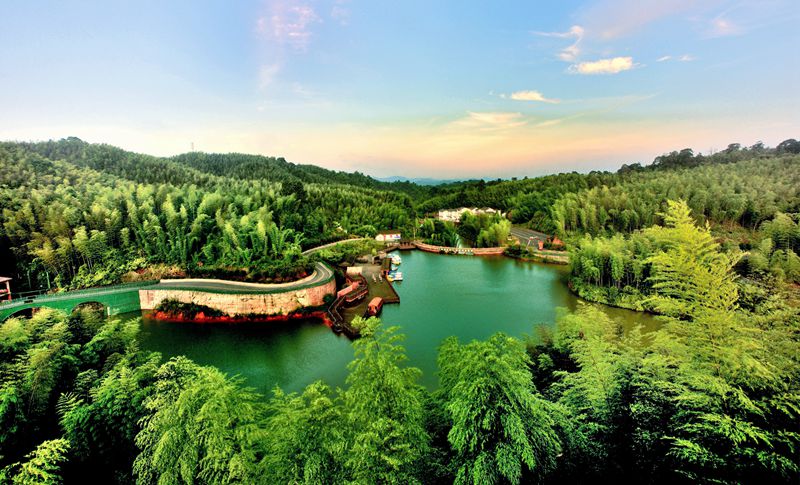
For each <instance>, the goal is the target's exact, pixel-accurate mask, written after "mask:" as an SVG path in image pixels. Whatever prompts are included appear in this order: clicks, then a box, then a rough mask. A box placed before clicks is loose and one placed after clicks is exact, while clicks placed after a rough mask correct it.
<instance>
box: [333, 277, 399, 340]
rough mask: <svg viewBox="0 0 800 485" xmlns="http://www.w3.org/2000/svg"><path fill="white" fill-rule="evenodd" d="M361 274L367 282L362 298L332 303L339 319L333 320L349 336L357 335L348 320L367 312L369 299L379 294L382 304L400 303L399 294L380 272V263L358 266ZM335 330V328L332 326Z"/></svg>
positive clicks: (354, 336)
mask: <svg viewBox="0 0 800 485" xmlns="http://www.w3.org/2000/svg"><path fill="white" fill-rule="evenodd" d="M360 268H361V276H362V277H363V279H364V281H366V284H367V292H366V294H365V295H364V298H360V299H359V300H358V301H354V302H352V303H351V304H347V303H346V302H344V301H341V302H340V303H339V304H338V305H334V306H335V307H336V308H335V310H336V312H337V313H338V314H337V315H336V316H337V317H339V318H340V319H341V320H340V321H339V322H335V323H338V324H339V327H340V329H341V331H342V332H343V333H344V334H346V335H347V336H348V337H350V338H356V337H358V332H356V330H355V329H354V328H352V327H351V326H350V322H352V321H353V319H354V318H356V317H363V316H364V315H365V314H366V313H367V305H368V304H369V301H370V300H372V299H373V298H375V297H376V296H379V297H381V298H383V302H384V304H391V303H400V295H398V294H397V291H396V290H395V289H394V286H393V285H392V283H391V282H389V281H387V280H386V277H385V276H383V274H382V272H381V265H378V264H364V265H361V266H360ZM334 330H336V328H334Z"/></svg>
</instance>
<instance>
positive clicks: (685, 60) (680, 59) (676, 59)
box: [656, 54, 697, 62]
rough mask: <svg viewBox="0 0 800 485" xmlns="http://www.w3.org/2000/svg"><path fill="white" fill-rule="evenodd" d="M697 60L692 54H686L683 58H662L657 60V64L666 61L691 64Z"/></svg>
mask: <svg viewBox="0 0 800 485" xmlns="http://www.w3.org/2000/svg"><path fill="white" fill-rule="evenodd" d="M696 60H697V58H696V57H695V56H693V55H690V54H684V55H682V56H678V57H673V56H662V57H659V58H658V59H656V62H665V61H678V62H691V61H696Z"/></svg>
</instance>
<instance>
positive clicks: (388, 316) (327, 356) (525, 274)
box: [140, 251, 657, 394]
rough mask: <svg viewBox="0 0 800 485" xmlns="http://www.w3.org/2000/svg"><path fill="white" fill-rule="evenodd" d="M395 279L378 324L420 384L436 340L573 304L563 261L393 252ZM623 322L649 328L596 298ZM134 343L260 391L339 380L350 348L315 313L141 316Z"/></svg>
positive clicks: (514, 328)
mask: <svg viewBox="0 0 800 485" xmlns="http://www.w3.org/2000/svg"><path fill="white" fill-rule="evenodd" d="M400 255H401V257H402V259H403V263H402V264H401V270H402V272H403V277H404V281H402V282H398V283H396V284H395V288H396V289H397V292H398V294H399V295H400V300H401V303H400V304H399V305H385V306H384V310H383V315H382V316H381V318H382V320H383V322H384V324H386V325H397V326H399V327H401V332H402V333H404V334H405V335H406V341H405V344H404V345H405V348H406V351H407V354H408V357H409V363H410V365H414V366H416V367H419V368H420V369H422V372H423V375H422V384H424V385H425V386H428V387H430V388H434V387H436V385H437V376H436V354H437V348H438V346H439V344H440V343H441V342H442V340H443V339H445V338H447V337H449V336H451V335H455V336H457V337H458V338H459V339H460V340H461V341H462V342H465V341H469V340H472V339H485V338H487V337H489V336H490V335H492V334H493V333H495V332H505V333H506V334H508V335H513V336H517V337H523V336H525V335H530V334H534V328H535V327H536V326H538V325H542V324H543V325H546V326H552V325H553V322H554V321H555V317H556V309H557V308H558V307H565V308H569V309H574V308H575V307H576V306H577V304H578V301H579V300H578V298H577V297H575V296H574V295H573V294H572V293H571V292H570V291H569V289H568V288H567V286H566V284H565V283H564V278H565V276H566V271H567V269H566V267H564V266H556V265H544V264H538V263H526V262H519V261H515V260H513V259H509V258H505V257H500V256H498V257H470V256H443V255H437V254H430V253H425V252H422V251H407V252H402V253H400ZM603 308H604V310H605V311H606V312H607V313H608V314H610V315H611V316H612V317H613V318H615V319H618V320H620V321H621V322H622V324H623V326H624V327H626V328H630V327H631V326H633V325H635V324H637V323H638V324H641V325H643V326H644V328H645V329H646V330H650V329H653V328H655V327H656V325H657V323H656V321H655V319H654V318H653V317H652V316H650V315H646V314H641V313H636V312H632V311H628V310H622V309H616V308H609V307H603ZM140 340H141V342H142V348H144V349H148V350H154V351H158V352H161V353H162V354H163V355H164V356H165V357H171V356H175V355H186V356H188V357H189V358H191V359H192V360H194V361H195V362H197V363H199V364H203V365H213V366H216V367H218V368H220V369H221V370H222V371H223V372H226V373H228V374H229V375H234V374H238V375H241V376H242V377H244V378H245V381H246V383H247V385H249V386H251V387H253V388H255V389H256V390H257V391H259V392H261V393H265V394H266V393H269V392H270V390H271V389H272V388H273V387H275V386H276V385H277V386H280V387H281V388H283V389H284V390H285V391H299V390H301V389H302V388H303V387H305V386H306V385H308V384H309V383H311V382H313V381H315V380H317V379H322V380H323V381H325V382H327V383H329V384H331V385H333V386H337V385H338V386H341V385H344V380H345V378H346V377H347V364H348V362H350V360H351V359H352V358H353V351H352V347H351V345H350V342H349V340H348V339H347V338H345V337H342V336H337V335H335V334H334V333H333V332H332V331H331V330H330V329H328V328H327V327H326V326H324V325H323V324H321V323H319V322H314V321H307V322H291V323H285V324H284V323H282V324H275V323H270V324H263V323H261V324H257V323H253V324H192V323H167V322H158V321H152V320H147V319H144V320H143V321H142V332H141V335H140Z"/></svg>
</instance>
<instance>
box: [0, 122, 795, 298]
mask: <svg viewBox="0 0 800 485" xmlns="http://www.w3.org/2000/svg"><path fill="white" fill-rule="evenodd" d="M799 151H800V144H798V142H796V141H794V140H787V141H785V142H783V143H781V144H780V145H778V147H776V148H766V147H763V146H761V145H754V146H753V147H749V148H742V147H740V146H738V145H731V146H729V147H728V149H726V150H725V151H723V152H720V153H718V154H715V155H713V156H703V155H695V154H694V153H692V152H691V150H681V151H679V152H672V153H670V154H666V155H663V156H661V157H658V158H656V160H655V162H654V163H653V164H652V165H649V166H645V167H643V166H641V165H628V166H623V168H622V169H620V171H618V172H617V173H611V172H591V173H588V174H579V173H575V172H572V173H565V174H557V175H549V176H545V177H538V178H523V179H512V180H496V181H488V182H486V181H483V180H478V181H466V182H456V183H449V184H444V185H440V186H435V187H423V186H420V185H416V184H414V183H410V182H396V183H386V182H379V181H377V180H375V179H372V178H370V177H367V176H365V175H362V174H358V173H356V174H346V173H341V172H333V171H330V170H326V169H323V168H319V167H314V166H309V165H295V164H292V163H289V162H287V161H285V160H283V159H280V158H269V157H262V156H254V155H241V154H227V155H214V154H203V153H189V154H185V155H180V156H177V157H172V158H159V157H153V156H149V155H143V154H137V153H132V152H128V151H125V150H121V149H119V148H116V147H113V146H110V145H98V144H89V143H86V142H83V141H81V140H79V139H77V138H67V139H63V140H59V141H49V142H41V143H11V142H5V143H0V208H2V213H1V214H0V255H2V256H3V257H2V258H0V274H3V275H8V276H11V277H13V278H14V279H15V280H16V281H18V282H19V283H18V287H19V286H22V287H23V288H26V289H27V287H29V288H31V289H35V288H50V287H52V286H57V287H62V288H78V287H85V286H95V285H101V284H109V283H114V282H117V281H119V280H120V278H121V277H122V274H123V273H125V272H127V271H132V270H142V269H143V268H145V267H151V266H153V265H171V266H173V267H178V268H184V269H186V268H190V269H192V268H194V269H196V268H198V267H202V268H206V269H209V268H211V269H213V268H229V267H234V268H245V269H246V270H247V271H248V272H249V273H251V274H254V275H266V274H272V275H277V276H279V277H290V276H291V275H293V274H297V273H298V272H302V268H304V267H308V266H307V265H308V261H305V260H304V258H302V257H301V256H300V253H301V251H302V249H304V248H308V247H311V246H314V245H317V244H321V243H324V242H328V241H332V240H336V239H341V238H344V237H348V236H351V235H359V236H367V237H371V236H374V235H375V233H376V232H378V231H381V230H388V229H394V230H401V231H403V232H404V233H407V234H409V233H412V232H414V231H416V230H418V229H419V228H420V227H421V226H420V224H419V223H418V221H419V218H421V217H424V216H425V215H426V214H429V213H431V212H434V211H436V210H438V209H442V208H451V207H460V206H489V207H495V208H498V209H501V210H502V211H504V212H506V213H507V214H508V218H509V219H511V222H513V223H516V224H523V225H527V226H529V227H531V228H534V229H538V230H542V231H544V232H547V233H555V234H558V235H559V236H560V237H562V238H563V239H564V240H567V241H568V242H570V240H571V239H575V238H577V237H580V236H581V235H583V234H590V235H593V236H602V235H611V234H614V233H618V232H621V233H631V232H634V231H636V230H639V229H644V228H647V227H650V226H652V225H654V224H661V223H663V222H664V221H663V220H662V219H661V216H660V215H659V214H660V213H662V212H663V211H664V210H665V208H666V201H667V200H668V199H673V200H677V199H682V200H685V201H686V202H687V204H688V206H689V208H690V209H691V211H692V214H693V216H694V217H695V218H696V220H697V221H698V222H701V223H704V222H711V223H712V224H713V225H715V226H719V227H725V228H732V229H733V230H736V228H744V229H747V230H755V229H758V228H759V227H760V226H761V225H762V224H763V223H765V222H768V221H771V220H772V219H773V218H775V217H776V216H777V215H778V214H780V213H788V214H795V213H798V212H800V155H798V154H797V152H799ZM792 217H794V216H792ZM434 229H436V228H435V227H434ZM451 232H452V231H451ZM497 239H498V240H505V237H503V235H502V234H499V236H498V238H497ZM735 242H739V241H735ZM742 242H746V241H742ZM29 275H34V276H31V278H29V277H28V276H29Z"/></svg>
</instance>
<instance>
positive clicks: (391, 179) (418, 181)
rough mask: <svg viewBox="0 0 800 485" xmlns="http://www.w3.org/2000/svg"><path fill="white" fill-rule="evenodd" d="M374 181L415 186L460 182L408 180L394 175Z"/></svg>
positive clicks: (427, 179) (424, 179)
mask: <svg viewBox="0 0 800 485" xmlns="http://www.w3.org/2000/svg"><path fill="white" fill-rule="evenodd" d="M375 180H379V181H381V182H389V183H392V182H411V183H414V184H417V185H442V184H450V183H453V182H461V179H432V178H408V177H402V176H400V175H394V176H391V177H375Z"/></svg>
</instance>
